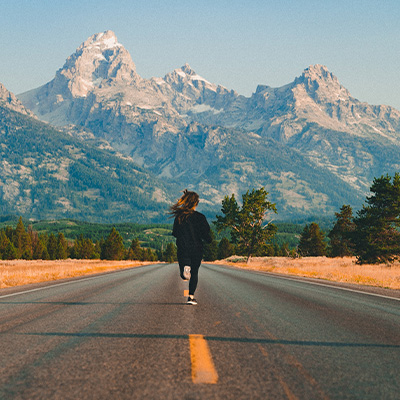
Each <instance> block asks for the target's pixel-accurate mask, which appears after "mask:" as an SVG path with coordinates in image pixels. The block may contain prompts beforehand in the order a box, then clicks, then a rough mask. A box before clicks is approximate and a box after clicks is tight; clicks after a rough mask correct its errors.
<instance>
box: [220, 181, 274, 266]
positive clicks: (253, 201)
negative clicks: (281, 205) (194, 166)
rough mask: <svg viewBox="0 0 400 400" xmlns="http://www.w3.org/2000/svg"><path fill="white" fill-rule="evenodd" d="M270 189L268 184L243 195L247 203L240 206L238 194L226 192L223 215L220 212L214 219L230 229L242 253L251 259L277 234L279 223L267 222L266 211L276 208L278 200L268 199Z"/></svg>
mask: <svg viewBox="0 0 400 400" xmlns="http://www.w3.org/2000/svg"><path fill="white" fill-rule="evenodd" d="M267 196H268V192H266V191H265V189H264V188H261V189H258V190H255V189H253V190H252V191H251V192H249V191H247V192H246V193H245V194H244V195H242V200H243V205H242V208H240V207H239V206H238V204H237V202H236V199H235V196H234V195H233V194H232V196H231V197H228V196H225V198H224V200H223V201H222V208H221V211H222V213H223V214H224V215H223V216H219V215H217V220H216V221H215V222H214V224H215V225H216V227H217V229H218V231H222V230H224V229H226V228H228V229H229V230H230V234H231V238H232V241H233V243H235V244H236V245H237V249H238V251H239V252H240V254H243V255H246V256H247V257H248V258H247V260H248V261H247V262H250V258H251V256H253V255H255V254H260V253H262V252H263V251H265V249H266V246H267V244H268V242H269V241H270V240H271V239H272V238H273V236H274V235H275V233H276V231H277V229H276V226H275V225H273V224H271V223H267V224H264V221H265V217H266V213H267V212H268V211H273V212H275V213H276V212H277V211H276V207H275V204H273V203H270V202H269V201H268V200H267Z"/></svg>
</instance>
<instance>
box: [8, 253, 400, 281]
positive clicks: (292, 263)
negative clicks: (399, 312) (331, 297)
mask: <svg viewBox="0 0 400 400" xmlns="http://www.w3.org/2000/svg"><path fill="white" fill-rule="evenodd" d="M145 264H151V262H141V261H105V260H104V261H103V260H70V259H68V260H56V261H43V260H34V261H25V260H11V261H6V260H0V289H3V288H7V287H12V286H20V285H26V284H29V283H38V282H45V281H53V280H57V279H64V278H73V277H77V276H83V275H90V274H96V273H100V272H107V271H114V270H118V269H123V268H131V267H136V266H139V265H145ZM213 264H217V265H218V264H227V265H233V266H236V267H240V268H244V269H250V270H255V271H266V272H275V273H280V274H287V275H297V276H304V277H310V278H318V279H326V280H330V281H336V282H346V283H355V284H358V285H369V286H376V287H382V288H389V289H400V263H399V262H397V263H394V264H392V265H390V266H387V265H384V264H382V265H368V264H367V265H358V264H356V263H355V258H351V257H344V258H327V257H303V258H297V259H292V258H286V257H254V258H252V259H251V262H250V264H246V263H245V262H244V261H243V260H242V259H241V258H240V257H235V256H232V257H230V258H229V259H226V260H221V261H215V262H213Z"/></svg>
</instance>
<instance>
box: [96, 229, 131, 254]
mask: <svg viewBox="0 0 400 400" xmlns="http://www.w3.org/2000/svg"><path fill="white" fill-rule="evenodd" d="M124 253H125V248H124V242H123V239H122V236H121V235H120V233H119V232H118V231H117V230H116V229H115V227H113V228H112V230H111V232H110V234H109V235H108V237H107V239H106V240H105V242H104V245H103V247H102V249H101V255H100V258H101V259H102V260H122V259H123V258H124Z"/></svg>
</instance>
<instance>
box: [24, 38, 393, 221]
mask: <svg viewBox="0 0 400 400" xmlns="http://www.w3.org/2000/svg"><path fill="white" fill-rule="evenodd" d="M68 60H69V61H68ZM116 60H118V62H116ZM71 71H72V72H73V73H72V72H71ZM100 79H101V80H100ZM82 82H83V83H82ZM88 82H89V83H88ZM61 83H62V84H61ZM19 98H20V100H21V101H22V102H23V104H24V105H25V106H26V107H27V108H30V109H32V110H33V112H34V113H35V114H36V115H38V117H39V118H41V119H43V120H45V121H47V122H49V123H51V124H55V125H59V126H63V125H66V124H72V125H75V126H78V127H81V128H83V129H85V130H88V131H90V132H92V133H93V135H94V136H95V137H97V138H99V139H102V140H106V141H107V142H109V143H110V145H111V146H112V147H113V148H115V149H116V150H118V151H119V152H121V153H124V154H126V155H127V156H129V157H132V159H133V160H134V161H135V162H136V163H137V164H138V165H140V166H141V167H142V168H145V169H147V170H149V171H151V173H153V174H154V175H156V176H158V177H159V178H160V179H163V180H165V181H170V182H174V183H177V184H179V185H180V186H182V188H183V187H190V188H192V189H194V190H197V191H199V192H200V195H201V196H202V197H203V198H204V200H205V201H206V202H207V204H210V205H214V206H215V207H216V206H217V205H218V204H220V202H221V200H222V198H223V197H224V196H225V195H227V194H231V193H235V194H236V195H239V194H241V193H243V192H245V191H246V190H248V189H251V188H252V187H257V186H265V187H266V189H267V190H268V191H269V192H270V193H271V196H272V194H273V195H274V196H275V197H276V198H277V199H278V211H281V213H282V214H283V215H285V216H292V215H296V213H298V214H309V213H311V212H312V210H314V213H324V214H326V213H332V214H333V212H334V211H337V209H338V208H339V207H340V206H341V205H342V204H345V203H346V204H347V203H351V205H353V206H356V205H358V206H360V204H358V203H359V202H360V201H361V199H362V198H363V197H364V196H365V195H366V194H367V193H368V189H369V186H370V184H371V182H372V179H373V178H374V177H375V176H377V175H380V174H384V173H390V172H392V171H393V170H396V169H397V168H400V160H399V157H398V155H396V154H397V153H396V152H397V151H398V150H400V148H399V138H400V137H399V136H400V112H399V111H398V110H396V109H394V108H393V107H390V106H371V105H369V104H367V103H363V102H360V101H359V100H357V99H356V98H354V97H352V96H351V94H350V93H349V91H348V90H347V89H346V88H345V87H343V86H342V85H341V84H340V82H339V80H338V79H337V77H336V76H335V75H334V74H333V73H331V72H330V71H329V70H328V68H327V67H326V66H323V65H320V64H316V65H312V66H309V67H308V68H306V69H305V70H304V71H303V72H302V74H301V75H300V76H298V77H296V78H295V79H294V81H293V82H291V83H288V84H286V85H284V86H282V87H278V88H272V87H269V86H267V85H259V86H258V87H257V89H256V91H255V92H254V93H253V94H252V95H251V96H250V97H245V96H242V95H240V94H238V93H236V92H235V91H233V90H228V89H226V88H224V87H223V86H220V85H216V84H213V83H210V82H209V81H207V80H206V79H205V78H203V77H201V76H200V75H198V74H197V73H196V72H195V71H194V70H193V69H192V68H191V67H190V65H189V64H185V65H183V66H182V67H181V68H177V69H175V70H174V71H172V72H170V73H167V74H166V75H165V76H164V77H163V78H150V79H144V78H141V77H140V76H138V75H137V73H136V66H135V64H134V62H133V61H132V59H131V57H130V54H129V52H127V51H126V50H125V49H124V47H123V46H122V45H121V44H120V43H119V42H118V40H117V38H116V36H115V34H114V33H113V32H111V31H106V32H104V33H103V34H101V33H100V34H95V35H92V36H91V37H90V38H89V39H87V40H86V41H85V42H83V43H82V44H81V45H80V46H79V47H78V49H77V51H76V52H75V53H74V54H72V55H71V56H70V57H68V58H67V61H66V63H65V64H64V66H63V67H62V68H61V69H60V70H59V71H57V74H56V77H55V78H54V79H53V80H52V81H50V82H49V83H48V84H46V85H43V86H42V87H39V88H37V89H34V90H32V91H30V92H26V93H24V94H21V95H19ZM279 152H281V153H282V154H286V155H285V156H284V157H283V156H282V158H283V159H284V160H285V161H284V163H281V161H282V160H279ZM384 153H387V154H390V158H387V157H386V158H385V157H384V156H383V154H384ZM255 154H257V156H256V155H255ZM271 160H274V163H275V164H272V163H271ZM290 160H292V162H291V163H290ZM281 164H282V165H281ZM279 168H281V169H279ZM211 177H212V179H211ZM325 181H328V182H334V185H335V187H329V185H326V184H325V183H324V182H325ZM338 193H340V195H338ZM296 199H297V200H296ZM271 200H272V201H274V199H273V198H272V199H271Z"/></svg>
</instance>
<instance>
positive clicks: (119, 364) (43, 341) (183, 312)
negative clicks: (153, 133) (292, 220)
mask: <svg viewBox="0 0 400 400" xmlns="http://www.w3.org/2000/svg"><path fill="white" fill-rule="evenodd" d="M199 277H200V281H199V287H198V290H197V292H196V298H197V300H198V302H199V304H198V305H197V306H190V305H186V304H185V302H186V297H184V290H185V289H187V282H184V281H181V280H180V278H179V276H178V267H177V265H176V264H171V265H164V264H158V265H151V266H145V267H138V268H132V269H129V270H123V271H119V272H114V273H110V274H104V275H98V276H93V277H89V278H88V277H86V278H80V279H74V280H71V281H67V282H64V281H63V282H52V283H51V284H46V286H43V285H42V286H39V287H37V286H29V287H22V288H15V289H12V290H5V289H3V290H0V399H7V400H8V399H29V400H32V399H74V400H76V399H96V400H97V399H188V400H189V399H224V400H228V399H307V400H310V399H341V400H342V399H363V400H365V399H373V400H380V399H384V400H386V399H400V301H399V298H396V296H397V297H399V296H398V294H396V292H395V291H393V292H392V293H391V292H387V293H386V296H380V295H376V294H367V293H361V292H358V291H352V290H348V289H341V288H337V287H332V286H330V285H325V284H322V285H320V284H316V283H315V282H307V281H304V280H301V279H300V280H299V279H294V278H293V279H292V278H289V279H288V278H287V277H286V278H285V277H279V276H276V275H271V274H262V273H256V272H248V271H243V270H239V269H234V268H225V267H221V266H213V265H203V266H202V267H201V268H200V275H199Z"/></svg>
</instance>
